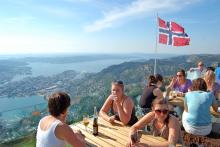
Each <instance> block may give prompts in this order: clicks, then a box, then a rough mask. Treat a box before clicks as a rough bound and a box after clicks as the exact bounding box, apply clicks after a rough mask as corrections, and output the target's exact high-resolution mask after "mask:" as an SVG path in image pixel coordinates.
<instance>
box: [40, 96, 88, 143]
mask: <svg viewBox="0 0 220 147" xmlns="http://www.w3.org/2000/svg"><path fill="white" fill-rule="evenodd" d="M69 106H70V97H69V96H68V95H67V94H66V93H63V92H57V93H54V94H52V95H51V96H49V99H48V110H49V113H50V115H48V116H45V117H44V118H42V119H41V120H40V122H39V125H38V129H37V136H36V139H37V141H36V147H64V146H65V145H66V143H68V144H70V145H71V146H77V147H83V146H85V140H84V137H83V135H82V134H81V132H80V131H78V130H73V129H72V128H70V127H69V125H67V124H66V123H65V119H66V116H67V113H68V107H69ZM65 142H66V143H65Z"/></svg>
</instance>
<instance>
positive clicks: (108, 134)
mask: <svg viewBox="0 0 220 147" xmlns="http://www.w3.org/2000/svg"><path fill="white" fill-rule="evenodd" d="M98 124H99V135H98V136H94V135H92V121H90V124H89V125H88V128H87V129H88V130H89V131H88V132H86V131H85V126H84V125H83V124H82V122H80V123H76V124H74V125H73V126H71V127H73V128H76V129H80V130H81V131H82V133H83V134H84V135H85V136H86V137H85V140H86V142H87V146H92V147H99V146H100V147H102V146H103V147H111V146H115V147H121V146H126V144H127V142H128V140H129V130H130V127H128V126H123V125H122V123H121V122H117V123H116V124H111V123H109V122H107V121H105V120H103V119H102V118H100V117H99V118H98ZM139 133H140V134H142V135H141V138H140V142H141V143H140V145H146V144H147V143H151V144H158V143H160V142H163V141H164V139H163V138H161V137H154V136H152V135H147V134H146V133H144V132H143V131H140V132H139Z"/></svg>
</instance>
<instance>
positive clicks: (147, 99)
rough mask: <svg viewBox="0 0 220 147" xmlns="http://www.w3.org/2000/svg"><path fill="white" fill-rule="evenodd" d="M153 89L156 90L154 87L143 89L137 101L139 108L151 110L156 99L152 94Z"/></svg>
mask: <svg viewBox="0 0 220 147" xmlns="http://www.w3.org/2000/svg"><path fill="white" fill-rule="evenodd" d="M155 88H157V87H156V86H155V85H150V86H146V87H145V88H144V92H143V94H142V96H141V98H140V101H139V106H140V107H141V108H151V104H152V102H153V100H154V99H155V98H156V97H157V96H155V95H154V93H153V91H154V89H155Z"/></svg>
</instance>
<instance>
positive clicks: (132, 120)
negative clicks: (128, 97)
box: [110, 99, 138, 126]
mask: <svg viewBox="0 0 220 147" xmlns="http://www.w3.org/2000/svg"><path fill="white" fill-rule="evenodd" d="M124 101H125V99H124ZM124 101H123V102H122V107H123V104H124ZM113 102H114V100H112V106H111V110H110V111H111V114H112V115H115V119H116V120H118V121H121V120H120V118H119V115H118V112H114V109H113ZM137 121H138V118H137V117H136V115H135V106H134V107H133V109H132V113H131V118H130V120H129V122H128V124H127V125H129V126H132V125H133V124H135V123H136V122H137Z"/></svg>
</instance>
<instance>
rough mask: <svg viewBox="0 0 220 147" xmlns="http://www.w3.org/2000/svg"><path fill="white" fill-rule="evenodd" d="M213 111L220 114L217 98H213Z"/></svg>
mask: <svg viewBox="0 0 220 147" xmlns="http://www.w3.org/2000/svg"><path fill="white" fill-rule="evenodd" d="M212 109H213V110H214V111H215V112H218V104H217V101H216V99H215V98H213V102H212Z"/></svg>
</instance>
